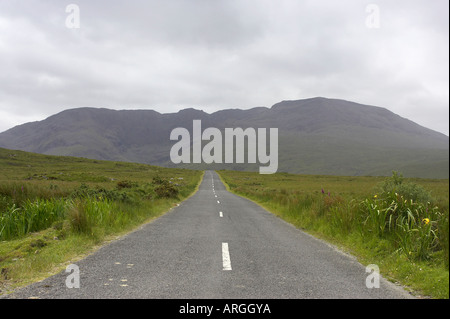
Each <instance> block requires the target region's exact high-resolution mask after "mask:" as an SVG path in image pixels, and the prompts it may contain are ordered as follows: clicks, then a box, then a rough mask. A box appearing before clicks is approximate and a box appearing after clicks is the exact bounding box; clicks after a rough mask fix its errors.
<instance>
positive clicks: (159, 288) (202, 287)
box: [4, 171, 412, 299]
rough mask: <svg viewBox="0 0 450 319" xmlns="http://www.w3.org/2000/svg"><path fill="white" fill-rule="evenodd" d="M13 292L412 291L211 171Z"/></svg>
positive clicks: (161, 295) (72, 295)
mask: <svg viewBox="0 0 450 319" xmlns="http://www.w3.org/2000/svg"><path fill="white" fill-rule="evenodd" d="M76 266H78V269H79V288H68V286H67V285H66V280H67V279H68V276H70V275H71V274H70V273H68V272H66V271H62V272H60V273H59V274H56V275H54V276H51V277H49V278H47V279H45V280H43V281H40V282H37V283H34V284H31V285H29V286H27V287H23V288H20V289H17V290H16V291H15V292H13V293H11V294H9V295H7V296H4V297H6V298H42V299H48V298H50V299H76V298H83V299H86V298H87V299H96V298H101V299H110V298H113V299H123V298H126V299H131V298H133V299H134V298H135V299H144V298H145V299H185V298H188V299H241V298H242V299H312V298H314V299H322V298H324V299H325V298H326V299H357V298H363V299H369V298H370V299H372V298H375V299H386V298H388V299H394V298H395V299H398V298H402V299H403V298H412V296H411V295H410V294H409V293H408V292H407V291H406V290H404V289H403V288H402V287H400V286H397V285H395V284H393V283H391V282H389V281H387V280H385V279H383V278H380V287H379V288H368V287H367V286H366V279H367V277H368V276H369V275H370V274H369V273H368V272H366V267H365V266H363V265H362V264H360V263H359V262H357V260H356V259H355V258H354V257H352V256H349V255H347V254H345V253H343V252H341V251H339V250H338V249H336V248H335V247H333V246H332V245H329V244H327V243H325V242H323V241H321V240H318V239H316V238H314V237H312V236H311V235H308V234H306V233H304V232H303V231H301V230H299V229H297V228H295V227H294V226H292V225H290V224H288V223H286V222H284V221H283V220H281V219H280V218H278V217H276V216H275V215H273V214H272V213H270V212H268V211H266V210H265V209H263V208H262V207H260V206H259V205H257V204H255V203H253V202H252V201H249V200H247V199H244V198H242V197H240V196H237V195H234V194H232V193H230V192H228V191H227V190H226V188H225V186H224V184H223V183H222V182H221V180H220V178H219V176H218V175H217V174H216V173H215V172H213V171H206V172H205V174H204V177H203V180H202V182H201V184H200V186H199V189H198V191H197V192H196V193H195V194H194V195H193V196H191V197H190V198H188V199H187V200H185V201H184V202H182V203H181V204H180V205H179V206H177V207H174V208H173V209H171V210H170V211H169V212H167V213H166V214H164V215H162V216H161V217H159V218H157V219H155V220H153V221H152V222H150V223H147V224H145V225H143V226H142V227H140V228H139V229H137V230H135V231H133V232H131V233H129V234H127V235H125V236H123V237H121V238H120V239H117V240H115V241H112V242H111V243H109V244H107V245H105V246H103V247H101V248H100V249H98V250H97V251H96V252H94V253H93V254H91V255H89V256H87V257H86V258H84V259H82V260H80V261H78V262H76Z"/></svg>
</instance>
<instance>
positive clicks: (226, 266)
mask: <svg viewBox="0 0 450 319" xmlns="http://www.w3.org/2000/svg"><path fill="white" fill-rule="evenodd" d="M222 262H223V270H231V261H230V252H229V250H228V243H222Z"/></svg>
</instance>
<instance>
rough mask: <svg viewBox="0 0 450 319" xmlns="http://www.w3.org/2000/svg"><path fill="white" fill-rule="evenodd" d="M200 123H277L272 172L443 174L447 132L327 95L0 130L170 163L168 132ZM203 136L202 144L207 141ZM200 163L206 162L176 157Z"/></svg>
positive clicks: (33, 146) (64, 115) (23, 140)
mask: <svg viewBox="0 0 450 319" xmlns="http://www.w3.org/2000/svg"><path fill="white" fill-rule="evenodd" d="M197 119H198V120H201V121H202V122H201V124H202V130H204V129H205V128H207V127H216V128H219V129H220V130H221V131H222V132H223V130H224V128H235V127H242V128H244V129H245V128H248V127H251V128H255V129H256V128H278V130H279V165H278V171H279V172H283V171H284V172H290V173H299V174H326V175H351V176H353V175H390V174H391V172H392V171H393V170H396V171H399V172H402V173H403V174H404V176H411V177H426V178H448V177H449V138H448V136H446V135H444V134H441V133H438V132H435V131H433V130H430V129H428V128H425V127H422V126H420V125H418V124H416V123H414V122H412V121H410V120H408V119H405V118H402V117H400V116H398V115H396V114H394V113H392V112H391V111H389V110H387V109H385V108H381V107H376V106H370V105H363V104H358V103H354V102H349V101H345V100H338V99H328V98H322V97H317V98H311V99H304V100H296V101H282V102H280V103H277V104H275V105H273V106H272V107H271V108H266V107H256V108H253V109H248V110H240V109H228V110H222V111H218V112H215V113H212V114H208V113H205V112H203V111H200V110H196V109H192V108H191V109H184V110H181V111H179V112H177V113H170V114H161V113H158V112H156V111H153V110H120V111H116V110H109V109H104V108H77V109H69V110H65V111H63V112H60V113H58V114H56V115H53V116H50V117H48V118H47V119H45V120H43V121H38V122H31V123H26V124H23V125H19V126H16V127H14V128H12V129H10V130H7V131H5V132H3V133H0V147H4V148H9V149H17V150H23V151H29V152H35V153H43V154H51V155H69V156H78V157H87V158H92V159H102V160H115V161H129V162H139V163H148V164H153V165H160V166H169V167H173V166H176V165H175V164H173V163H172V162H171V160H170V157H169V154H170V149H171V148H172V146H173V145H174V144H175V143H176V141H171V140H170V139H169V137H170V132H171V131H172V129H174V128H176V127H183V128H186V129H188V130H189V131H190V133H191V136H192V125H193V120H197ZM206 143H207V142H204V143H203V144H206ZM178 166H182V167H189V168H205V167H206V164H179V165H178ZM259 166H260V165H258V164H211V165H209V166H208V167H209V168H211V169H221V168H228V169H238V170H256V169H257V167H259Z"/></svg>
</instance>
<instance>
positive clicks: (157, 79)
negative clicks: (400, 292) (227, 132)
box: [0, 0, 448, 134]
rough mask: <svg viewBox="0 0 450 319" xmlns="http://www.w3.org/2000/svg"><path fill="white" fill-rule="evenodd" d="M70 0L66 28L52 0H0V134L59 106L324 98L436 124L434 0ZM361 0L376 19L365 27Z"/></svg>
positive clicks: (443, 13) (439, 1) (439, 39)
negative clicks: (76, 20) (71, 13)
mask: <svg viewBox="0 0 450 319" xmlns="http://www.w3.org/2000/svg"><path fill="white" fill-rule="evenodd" d="M73 2H74V3H76V4H77V5H79V7H80V13H81V28H80V29H75V30H70V29H67V28H66V27H65V24H64V23H65V19H66V17H67V15H68V14H67V13H66V12H65V5H66V3H62V2H61V1H56V0H47V1H34V0H27V1H24V0H14V1H13V0H4V1H1V2H0V68H1V70H2V72H1V73H0V114H1V115H4V117H3V118H9V119H10V120H9V122H8V121H6V120H3V121H2V122H0V131H2V130H5V129H7V128H9V127H11V126H13V125H15V124H19V123H18V121H19V119H20V118H22V119H23V121H27V120H29V119H30V117H32V118H34V119H36V120H38V119H43V118H44V117H46V116H49V115H51V114H53V113H55V112H58V111H61V110H63V109H66V108H70V107H80V106H98V107H110V108H154V109H156V110H157V111H159V112H174V111H177V110H178V109H180V108H184V107H196V108H202V109H204V110H205V111H207V112H212V111H215V110H218V109H223V108H234V107H241V108H248V107H254V106H271V105H272V104H274V103H276V102H279V101H280V100H287V99H301V98H308V97H312V96H326V97H335V98H343V99H346V100H352V101H355V102H360V103H366V104H372V105H379V106H383V107H387V108H389V109H391V110H392V111H393V112H396V113H399V114H400V115H401V116H404V117H408V118H410V119H412V120H415V121H417V122H418V123H419V124H422V125H426V126H427V127H430V128H433V129H436V130H439V131H441V132H444V133H446V134H448V71H446V70H448V2H447V1H446V0H436V1H433V2H429V1H425V0H412V1H395V2H393V1H387V0H377V1H356V0H343V1H325V0H323V1H296V0H282V1H271V0H230V1H209V0H208V1H207V0H191V1H186V0H184V1H183V0H171V1H137V0H135V1H119V0H112V1H88V0H79V1H77V0H74V1H73ZM368 3H376V4H378V5H379V8H380V12H381V28H380V29H375V30H374V29H368V28H367V27H366V26H365V18H366V17H367V13H366V12H365V7H366V5H367V4H368ZM21 116H22V117H21ZM25 116H26V117H25ZM8 123H9V124H8Z"/></svg>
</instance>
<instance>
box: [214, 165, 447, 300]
mask: <svg viewBox="0 0 450 319" xmlns="http://www.w3.org/2000/svg"><path fill="white" fill-rule="evenodd" d="M218 173H219V175H220V176H221V179H222V180H223V181H224V182H225V184H226V185H227V187H228V188H229V190H230V191H232V192H234V193H236V194H238V195H241V196H244V197H247V198H249V199H251V200H253V201H255V202H257V203H259V204H260V205H262V206H263V207H265V208H266V209H268V210H269V211H271V212H272V213H274V214H276V215H277V216H279V217H281V218H283V219H284V220H286V221H287V222H289V223H292V224H293V225H294V226H296V227H298V228H301V229H303V230H304V231H306V232H309V233H311V234H312V235H314V236H316V237H319V238H322V239H324V240H326V241H329V242H331V243H333V244H335V245H336V246H338V247H339V248H341V249H342V250H344V251H347V252H349V253H351V254H353V255H354V256H356V257H357V258H358V259H359V261H360V262H361V263H363V264H365V265H368V264H376V265H377V266H378V267H379V268H380V272H381V274H382V275H383V276H385V277H386V278H387V279H389V280H391V281H394V282H398V283H400V284H402V285H404V286H406V287H407V288H409V289H410V290H411V291H412V292H413V293H414V294H415V295H417V296H423V297H432V298H448V297H449V292H448V290H449V271H448V269H449V268H448V265H449V263H448V250H449V248H448V243H449V237H448V233H449V224H448V220H449V181H448V179H445V180H441V179H411V178H403V177H402V175H401V173H398V172H393V175H392V176H391V177H346V176H315V175H294V174H286V173H277V174H273V175H260V174H258V173H249V172H236V171H225V170H223V171H218Z"/></svg>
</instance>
